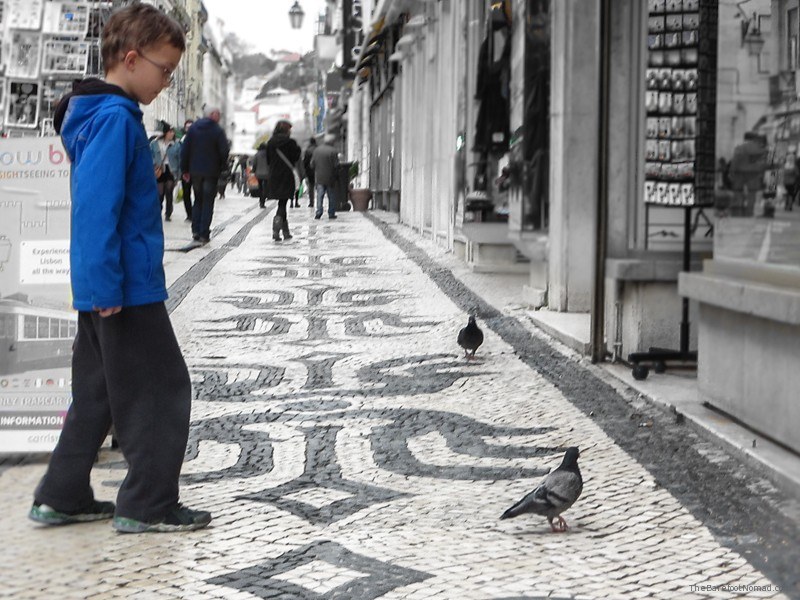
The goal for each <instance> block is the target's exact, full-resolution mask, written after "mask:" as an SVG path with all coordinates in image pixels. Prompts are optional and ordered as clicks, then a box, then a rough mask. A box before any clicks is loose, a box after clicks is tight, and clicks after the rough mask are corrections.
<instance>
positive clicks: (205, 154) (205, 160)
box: [181, 117, 230, 177]
mask: <svg viewBox="0 0 800 600" xmlns="http://www.w3.org/2000/svg"><path fill="white" fill-rule="evenodd" d="M181 146H182V148H181V171H182V172H183V173H189V174H191V175H197V176H199V177H219V174H220V173H221V172H222V171H225V170H226V169H227V168H228V152H229V150H230V145H229V144H228V138H227V137H226V136H225V132H224V131H223V130H222V127H220V126H219V125H218V124H217V123H216V121H214V120H213V119H210V118H208V117H203V118H202V119H198V120H197V121H196V122H195V123H194V124H193V125H192V126H191V127H190V128H189V131H187V132H186V135H185V136H183V140H182V143H181Z"/></svg>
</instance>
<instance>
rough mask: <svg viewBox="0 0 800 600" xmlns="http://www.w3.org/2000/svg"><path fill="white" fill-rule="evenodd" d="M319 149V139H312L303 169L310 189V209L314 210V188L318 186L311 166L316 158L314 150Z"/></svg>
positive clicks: (304, 155)
mask: <svg viewBox="0 0 800 600" xmlns="http://www.w3.org/2000/svg"><path fill="white" fill-rule="evenodd" d="M316 149H317V138H314V137H312V138H311V139H309V140H308V146H306V149H305V152H303V168H304V170H305V172H306V187H307V188H308V207H309V208H314V186H315V185H316V183H315V181H316V179H315V178H314V167H312V166H311V157H312V156H314V150H316Z"/></svg>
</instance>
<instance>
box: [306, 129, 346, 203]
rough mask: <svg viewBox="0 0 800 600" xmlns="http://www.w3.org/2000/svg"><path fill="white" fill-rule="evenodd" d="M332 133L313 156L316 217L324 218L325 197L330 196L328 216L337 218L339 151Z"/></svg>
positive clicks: (324, 139) (325, 138)
mask: <svg viewBox="0 0 800 600" xmlns="http://www.w3.org/2000/svg"><path fill="white" fill-rule="evenodd" d="M334 139H335V138H334V137H333V136H332V135H330V134H329V135H326V136H325V137H324V138H323V140H322V144H320V145H319V146H318V147H317V149H316V150H314V154H313V155H312V157H311V166H312V168H313V169H314V178H315V180H316V182H317V212H316V214H315V215H314V218H315V219H320V218H322V206H323V205H322V202H323V198H324V197H325V196H326V195H327V196H328V218H329V219H335V218H336V194H335V193H334V191H333V190H334V188H335V187H336V172H337V170H338V169H339V153H338V152H337V151H336V148H334V147H333V146H332V145H331V144H332V143H333V141H334Z"/></svg>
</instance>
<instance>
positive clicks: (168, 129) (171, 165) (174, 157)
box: [150, 121, 180, 221]
mask: <svg viewBox="0 0 800 600" xmlns="http://www.w3.org/2000/svg"><path fill="white" fill-rule="evenodd" d="M179 151H180V146H178V145H177V144H176V143H175V130H174V129H173V128H172V125H170V124H169V123H167V122H166V121H161V135H160V136H159V137H157V138H156V139H154V140H153V141H152V142H150V155H151V156H152V158H153V169H154V171H155V175H156V183H157V184H158V198H159V200H160V202H161V206H164V201H165V200H166V204H167V209H166V212H165V213H164V220H165V221H171V220H172V194H173V191H174V190H175V176H176V175H177V174H178V173H180V154H179V153H178V152H179Z"/></svg>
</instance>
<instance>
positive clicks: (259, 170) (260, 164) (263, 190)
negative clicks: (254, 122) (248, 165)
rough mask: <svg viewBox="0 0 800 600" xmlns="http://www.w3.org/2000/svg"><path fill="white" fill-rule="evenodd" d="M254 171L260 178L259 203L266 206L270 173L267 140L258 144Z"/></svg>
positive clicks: (262, 206) (257, 177)
mask: <svg viewBox="0 0 800 600" xmlns="http://www.w3.org/2000/svg"><path fill="white" fill-rule="evenodd" d="M253 173H255V176H256V179H258V205H259V206H260V207H261V208H264V207H265V206H266V202H267V175H268V174H269V165H267V143H266V142H262V143H261V144H259V146H258V151H257V152H256V155H255V157H254V158H253Z"/></svg>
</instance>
